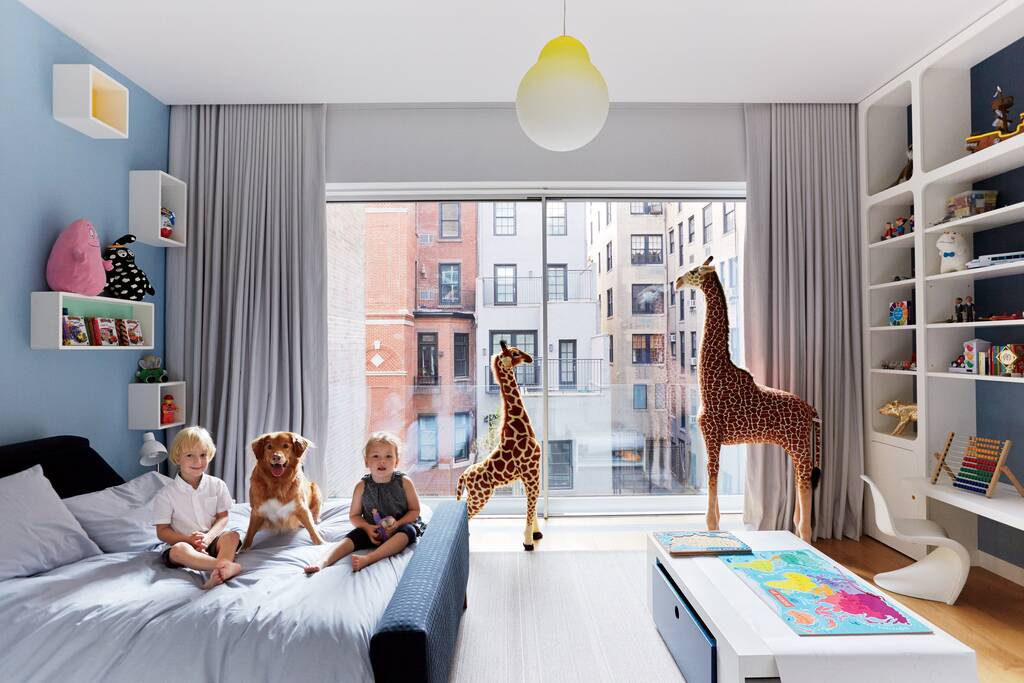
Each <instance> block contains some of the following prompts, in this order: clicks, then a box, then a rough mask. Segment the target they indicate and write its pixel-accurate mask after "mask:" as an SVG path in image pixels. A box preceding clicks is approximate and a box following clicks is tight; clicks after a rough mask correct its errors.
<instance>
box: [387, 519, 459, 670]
mask: <svg viewBox="0 0 1024 683" xmlns="http://www.w3.org/2000/svg"><path fill="white" fill-rule="evenodd" d="M468 581H469V523H468V520H467V516H466V503H465V502H464V501H446V502H444V503H441V504H440V505H438V506H437V508H436V509H435V510H434V514H433V516H432V517H431V518H430V524H429V525H428V526H427V530H426V532H424V534H423V536H422V537H421V538H420V539H418V541H417V543H416V552H415V553H413V556H412V559H411V560H410V561H409V564H408V565H407V566H406V568H405V573H404V574H402V578H401V580H400V581H399V583H398V588H396V589H395V594H394V595H393V596H392V598H391V602H390V603H388V606H387V609H385V610H384V615H383V616H382V617H381V620H380V623H379V624H377V629H376V631H375V632H374V634H373V637H372V638H371V639H370V663H371V664H372V666H373V674H374V678H375V679H376V681H377V683H387V682H390V681H396V682H401V683H419V682H421V681H422V682H423V683H446V681H447V680H448V672H449V670H450V669H451V663H452V654H453V652H454V649H455V640H456V638H457V637H458V633H459V621H460V620H461V619H462V610H463V607H464V605H465V598H466V584H467V582H468Z"/></svg>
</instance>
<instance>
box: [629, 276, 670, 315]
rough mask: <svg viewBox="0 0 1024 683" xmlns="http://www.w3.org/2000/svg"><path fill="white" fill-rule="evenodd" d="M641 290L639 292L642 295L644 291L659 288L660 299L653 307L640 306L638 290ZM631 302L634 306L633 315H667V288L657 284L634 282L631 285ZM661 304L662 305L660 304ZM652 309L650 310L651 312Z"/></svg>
mask: <svg viewBox="0 0 1024 683" xmlns="http://www.w3.org/2000/svg"><path fill="white" fill-rule="evenodd" d="M638 287H639V288H641V289H640V290H639V291H640V293H641V294H642V293H643V292H644V291H646V290H649V289H651V288H652V287H657V288H658V299H657V300H656V302H655V304H654V306H653V307H651V306H638V305H637V288H638ZM630 301H631V304H632V309H631V310H632V313H633V315H665V287H664V285H661V284H659V283H657V282H651V283H643V282H639V283H638V282H633V283H631V284H630ZM658 302H660V305H659V304H658ZM649 309H650V310H649Z"/></svg>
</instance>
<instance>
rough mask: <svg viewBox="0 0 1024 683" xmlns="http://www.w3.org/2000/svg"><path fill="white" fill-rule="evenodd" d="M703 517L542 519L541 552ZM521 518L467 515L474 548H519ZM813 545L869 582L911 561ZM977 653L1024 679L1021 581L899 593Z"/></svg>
mask: <svg viewBox="0 0 1024 683" xmlns="http://www.w3.org/2000/svg"><path fill="white" fill-rule="evenodd" d="M703 523H704V519H703V516H698V515H673V516H661V517H643V516H638V517H557V518H551V519H548V520H546V521H543V520H542V521H541V530H542V531H544V532H545V537H544V539H543V540H542V541H540V542H539V543H538V544H537V551H538V552H544V551H545V550H546V551H549V552H551V551H556V552H557V551H565V550H636V551H643V550H644V549H645V545H644V542H645V541H644V535H645V533H646V532H648V531H655V530H659V529H702V528H704V527H703ZM722 528H723V529H742V528H743V527H742V523H741V520H740V519H739V516H737V515H723V516H722ZM522 532H523V520H522V518H521V517H520V518H478V519H474V520H472V521H471V522H470V550H471V551H472V552H493V551H510V550H516V549H517V548H521V547H522ZM815 547H817V548H818V549H819V550H821V551H822V552H823V553H825V554H826V555H828V556H829V557H831V558H832V559H834V560H836V561H837V562H838V563H840V564H842V565H844V566H845V567H847V568H849V569H850V570H851V571H852V572H854V573H856V574H857V575H858V576H860V577H862V578H864V579H866V580H867V581H869V582H870V581H871V577H873V576H874V575H875V574H878V573H879V572H885V571H890V570H892V569H898V568H900V567H905V566H906V565H908V564H910V563H911V562H912V560H911V559H910V558H908V557H906V556H905V555H902V554H901V553H898V552H896V551H895V550H893V549H891V548H889V547H888V546H886V545H883V544H882V543H879V542H878V541H876V540H874V539H872V538H868V537H867V536H864V537H863V538H862V539H861V540H859V541H854V540H850V539H844V540H841V541H819V542H817V543H815ZM894 597H896V599H898V600H899V601H900V602H902V603H903V604H905V605H907V607H909V608H911V609H912V610H914V611H916V612H917V613H918V614H920V615H921V616H922V617H924V618H925V619H928V620H929V621H931V622H932V623H934V624H935V625H936V626H938V627H939V628H941V629H943V630H944V631H946V632H947V633H949V634H950V635H952V636H953V637H955V638H957V639H959V640H961V641H963V642H964V643H966V644H967V645H969V646H970V647H972V648H974V650H975V651H976V652H977V653H978V675H979V678H980V680H981V683H1024V587H1021V586H1018V585H1016V584H1014V583H1012V582H1010V581H1007V580H1006V579H1003V578H1001V577H999V576H996V575H995V574H993V573H991V572H989V571H987V570H985V569H981V568H979V567H974V568H972V569H971V574H970V577H969V578H968V579H967V585H966V586H965V587H964V590H963V592H962V593H961V594H960V598H959V600H957V603H956V604H955V605H952V606H951V605H946V604H944V603H937V602H931V601H928V600H917V599H915V598H908V597H906V596H902V595H894Z"/></svg>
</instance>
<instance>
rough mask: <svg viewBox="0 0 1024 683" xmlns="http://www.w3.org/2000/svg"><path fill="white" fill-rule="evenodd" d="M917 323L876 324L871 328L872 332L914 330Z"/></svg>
mask: <svg viewBox="0 0 1024 683" xmlns="http://www.w3.org/2000/svg"><path fill="white" fill-rule="evenodd" d="M916 329H917V325H876V326H874V327H872V328H871V331H872V332H912V331H913V330H916Z"/></svg>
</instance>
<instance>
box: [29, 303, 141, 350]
mask: <svg viewBox="0 0 1024 683" xmlns="http://www.w3.org/2000/svg"><path fill="white" fill-rule="evenodd" d="M65 308H66V309H68V315H80V316H83V317H86V318H91V317H101V318H120V319H128V320H138V321H139V324H141V325H142V339H143V341H144V344H143V345H142V346H64V319H63V314H62V311H63V309H65ZM154 324H155V320H154V307H153V304H151V303H147V302H145V301H126V300H124V299H112V298H110V297H105V296H84V295H81V294H71V293H70V292H32V335H31V346H32V348H33V349H49V350H55V351H149V350H152V349H153V340H154V339H155V334H154V332H155V327H154Z"/></svg>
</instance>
